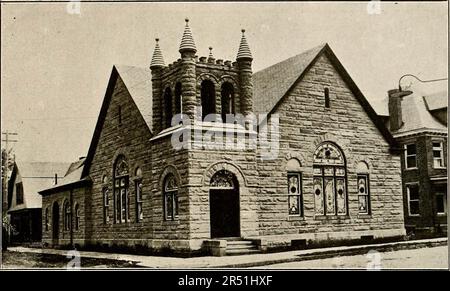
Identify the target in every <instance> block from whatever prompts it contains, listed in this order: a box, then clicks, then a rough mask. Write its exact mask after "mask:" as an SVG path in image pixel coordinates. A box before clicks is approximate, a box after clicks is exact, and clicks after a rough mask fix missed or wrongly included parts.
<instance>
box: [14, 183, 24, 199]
mask: <svg viewBox="0 0 450 291" xmlns="http://www.w3.org/2000/svg"><path fill="white" fill-rule="evenodd" d="M22 203H23V184H22V182H20V183H17V184H16V204H17V205H19V204H22Z"/></svg>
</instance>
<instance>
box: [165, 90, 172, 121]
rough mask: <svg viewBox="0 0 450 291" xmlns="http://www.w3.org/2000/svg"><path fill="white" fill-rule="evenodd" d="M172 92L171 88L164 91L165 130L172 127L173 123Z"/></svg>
mask: <svg viewBox="0 0 450 291" xmlns="http://www.w3.org/2000/svg"><path fill="white" fill-rule="evenodd" d="M172 116H173V111H172V91H171V90H170V88H166V90H165V91H164V126H165V128H168V127H170V125H171V122H172Z"/></svg>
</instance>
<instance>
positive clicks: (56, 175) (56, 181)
mask: <svg viewBox="0 0 450 291" xmlns="http://www.w3.org/2000/svg"><path fill="white" fill-rule="evenodd" d="M55 185H58V174H57V173H55Z"/></svg>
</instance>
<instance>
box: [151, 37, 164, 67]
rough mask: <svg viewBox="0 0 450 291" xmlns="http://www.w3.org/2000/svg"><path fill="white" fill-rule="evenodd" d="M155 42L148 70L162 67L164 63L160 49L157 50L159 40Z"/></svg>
mask: <svg viewBox="0 0 450 291" xmlns="http://www.w3.org/2000/svg"><path fill="white" fill-rule="evenodd" d="M155 41H156V45H155V50H154V51H153V57H152V61H151V63H150V68H157V67H164V66H165V63H164V58H163V55H162V52H161V49H160V48H159V43H158V42H159V38H156V39H155Z"/></svg>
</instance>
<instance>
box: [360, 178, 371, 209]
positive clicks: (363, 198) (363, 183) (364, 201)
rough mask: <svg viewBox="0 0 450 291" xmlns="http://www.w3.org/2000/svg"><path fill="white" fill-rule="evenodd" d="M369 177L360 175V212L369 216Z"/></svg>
mask: <svg viewBox="0 0 450 291" xmlns="http://www.w3.org/2000/svg"><path fill="white" fill-rule="evenodd" d="M369 209H370V208H369V177H368V175H363V174H358V211H359V213H361V214H369V212H370V210H369Z"/></svg>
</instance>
